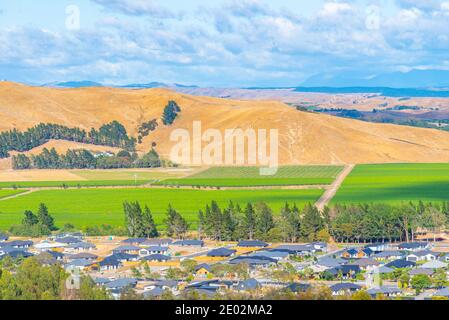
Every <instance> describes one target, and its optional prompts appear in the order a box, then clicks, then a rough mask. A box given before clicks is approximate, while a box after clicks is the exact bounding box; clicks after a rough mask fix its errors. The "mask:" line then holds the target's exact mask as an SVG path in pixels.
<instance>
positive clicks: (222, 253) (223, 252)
mask: <svg viewBox="0 0 449 320" xmlns="http://www.w3.org/2000/svg"><path fill="white" fill-rule="evenodd" d="M236 252H237V251H236V250H232V249H228V248H218V249H213V250H211V251H209V252H208V253H207V256H208V257H213V258H228V257H232V256H233V255H234V254H235V253H236Z"/></svg>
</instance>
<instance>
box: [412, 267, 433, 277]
mask: <svg viewBox="0 0 449 320" xmlns="http://www.w3.org/2000/svg"><path fill="white" fill-rule="evenodd" d="M434 273H435V272H434V271H433V269H425V268H418V269H413V270H410V272H409V274H410V275H411V276H416V275H421V274H424V275H426V276H431V275H433V274H434Z"/></svg>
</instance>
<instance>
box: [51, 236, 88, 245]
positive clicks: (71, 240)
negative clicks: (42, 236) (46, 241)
mask: <svg viewBox="0 0 449 320" xmlns="http://www.w3.org/2000/svg"><path fill="white" fill-rule="evenodd" d="M56 242H59V243H66V244H71V243H78V242H82V240H81V239H80V238H77V237H71V236H69V237H64V238H58V239H57V240H56Z"/></svg>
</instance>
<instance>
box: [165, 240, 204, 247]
mask: <svg viewBox="0 0 449 320" xmlns="http://www.w3.org/2000/svg"><path fill="white" fill-rule="evenodd" d="M172 245H173V246H180V247H204V241H203V240H179V241H175V242H173V244H172Z"/></svg>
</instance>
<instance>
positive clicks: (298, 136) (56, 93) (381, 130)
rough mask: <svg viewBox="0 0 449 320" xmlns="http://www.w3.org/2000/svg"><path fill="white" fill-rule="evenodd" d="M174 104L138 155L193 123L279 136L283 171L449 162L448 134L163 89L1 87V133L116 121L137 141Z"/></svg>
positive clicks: (165, 149) (163, 149)
mask: <svg viewBox="0 0 449 320" xmlns="http://www.w3.org/2000/svg"><path fill="white" fill-rule="evenodd" d="M169 100H175V101H176V102H177V103H178V104H179V106H180V107H181V109H182V112H181V113H180V115H179V117H178V118H177V119H176V121H175V123H174V124H173V125H172V126H170V127H166V126H163V125H162V124H161V123H160V122H161V121H160V120H159V123H160V125H159V127H158V129H157V130H156V131H155V132H153V133H151V134H150V136H148V137H146V138H145V139H144V141H143V144H142V145H139V147H138V149H139V151H140V152H144V151H148V150H149V149H150V148H151V143H152V142H156V143H157V150H158V151H159V152H160V153H161V155H162V156H164V157H167V156H168V154H169V151H170V149H171V147H172V146H173V145H174V143H173V142H170V141H169V136H170V133H171V132H172V130H174V129H177V128H186V129H188V130H191V129H192V123H193V121H201V122H202V127H203V130H206V129H209V128H214V129H219V130H220V131H221V132H223V133H224V130H225V129H234V128H241V129H247V128H253V129H278V130H279V135H280V137H279V140H280V150H279V160H280V163H281V164H344V163H354V164H357V163H387V162H448V161H449V132H444V131H439V130H432V129H420V128H413V127H406V126H397V125H389V124H374V123H367V122H362V121H357V120H351V119H343V118H336V117H332V116H327V115H322V114H313V113H305V112H300V111H296V110H295V109H294V108H292V107H290V106H288V105H286V104H283V103H280V102H275V101H240V100H227V99H218V98H210V97H198V96H190V95H187V94H180V93H175V92H172V91H169V90H165V89H145V90H128V89H115V88H82V89H55V88H43V87H30V86H25V85H21V84H16V83H10V82H2V83H0V120H1V121H0V131H3V130H7V129H12V128H18V129H20V130H24V129H27V128H29V127H31V126H33V125H36V124H37V123H39V122H48V123H57V124H63V125H67V126H77V127H81V128H84V129H90V128H91V127H96V128H98V127H100V126H101V125H102V124H105V123H107V122H110V121H112V120H118V121H119V122H121V123H122V124H124V125H125V127H126V128H127V130H128V132H129V133H130V134H131V135H133V136H136V135H137V128H138V126H139V125H140V124H141V123H142V122H146V121H149V120H151V119H154V118H156V119H160V118H161V114H162V112H163V109H164V107H165V105H166V104H167V102H168V101H169ZM60 145H61V143H59V146H60ZM67 145H69V144H67ZM60 148H61V147H60Z"/></svg>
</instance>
